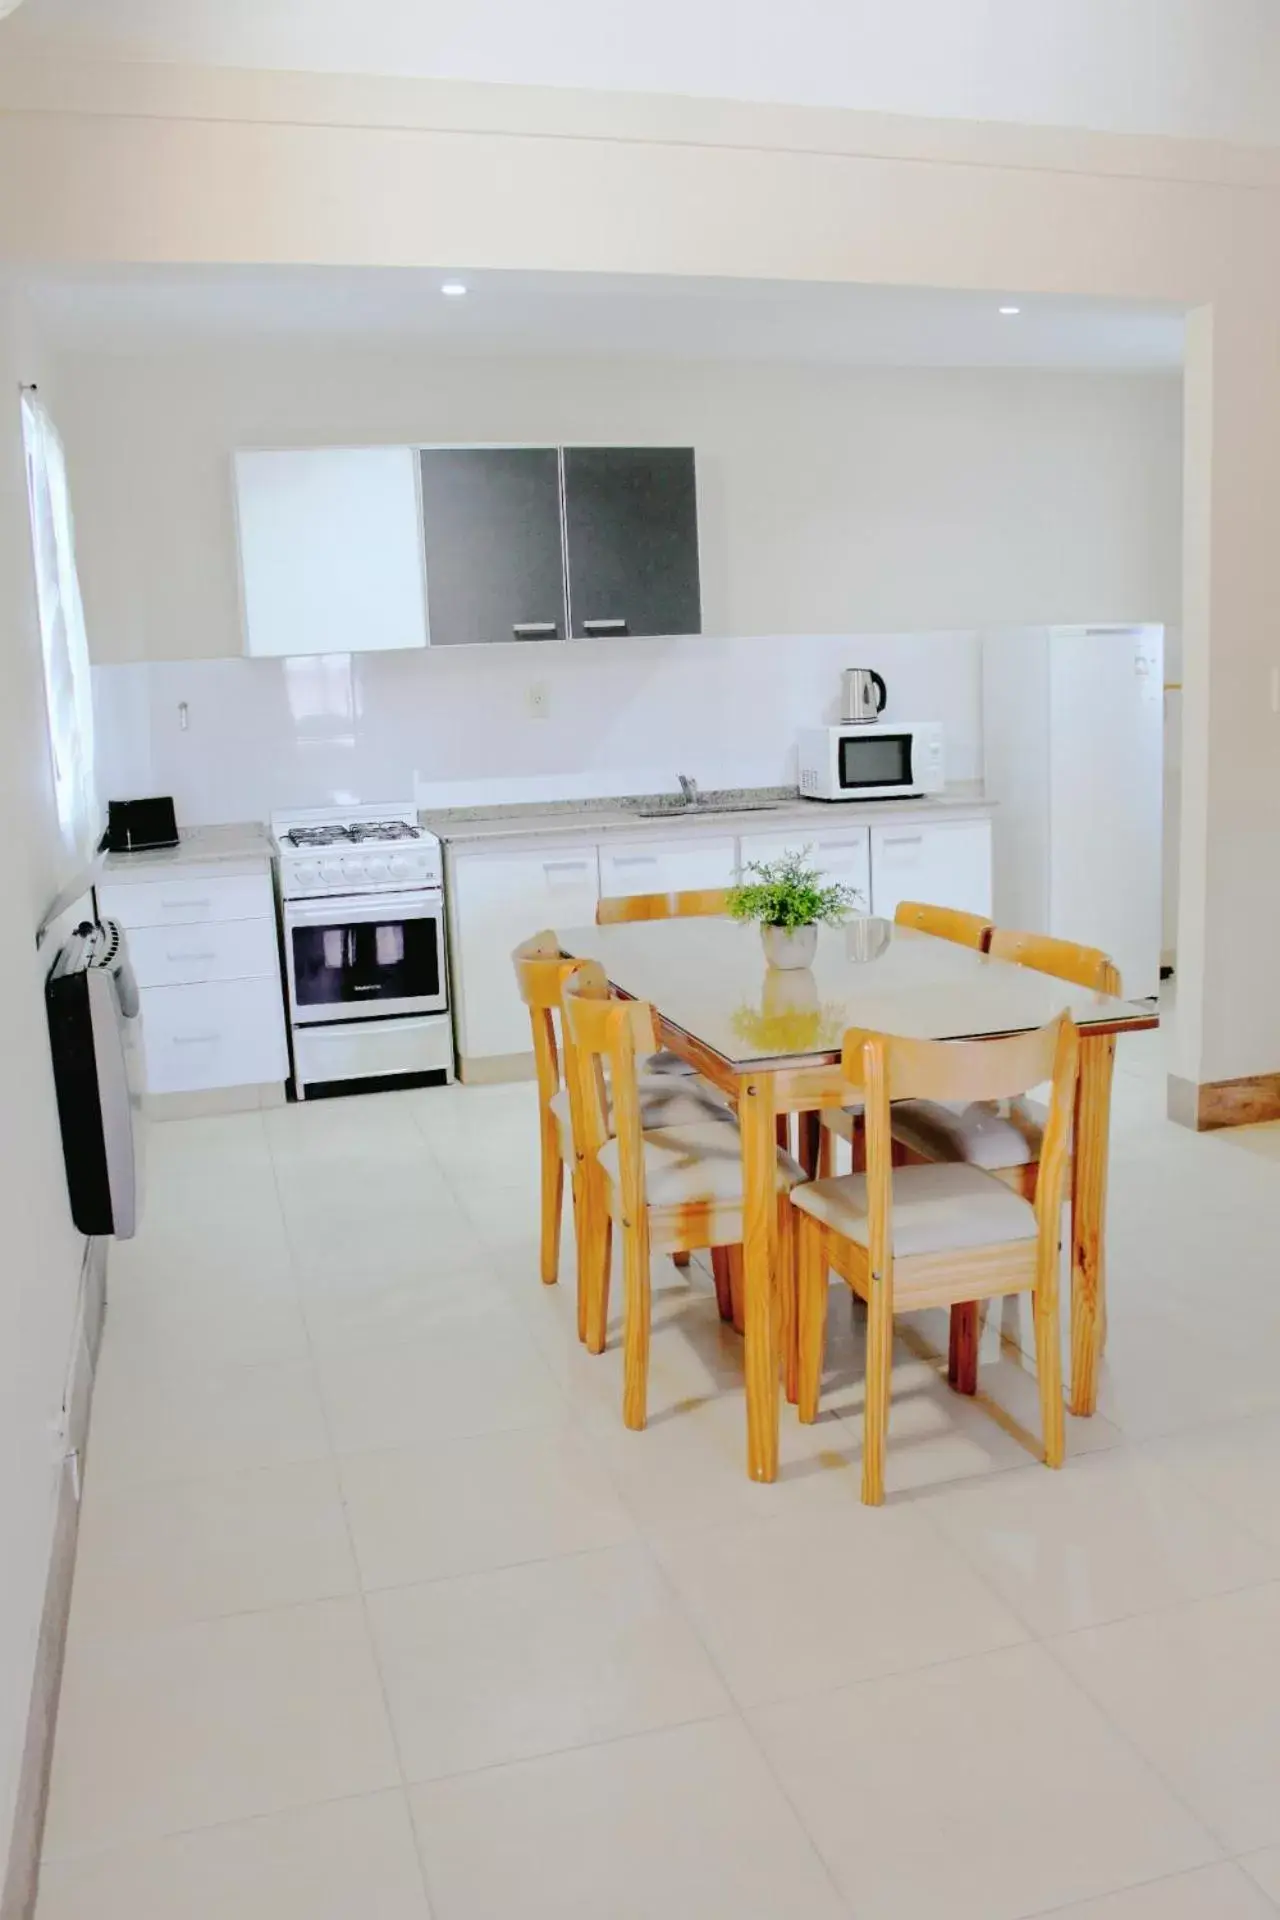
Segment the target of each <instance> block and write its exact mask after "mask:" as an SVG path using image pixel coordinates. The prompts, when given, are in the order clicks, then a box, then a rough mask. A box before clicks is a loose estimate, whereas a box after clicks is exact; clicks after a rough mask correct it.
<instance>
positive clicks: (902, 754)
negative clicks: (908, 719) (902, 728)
mask: <svg viewBox="0 0 1280 1920" xmlns="http://www.w3.org/2000/svg"><path fill="white" fill-rule="evenodd" d="M840 785H841V786H842V787H854V788H856V787H909V786H910V785H911V735H910V734H909V733H876V734H869V735H863V736H862V737H861V738H857V737H856V736H850V737H848V738H846V739H843V740H842V741H841V742H840Z"/></svg>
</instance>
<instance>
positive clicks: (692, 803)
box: [676, 773, 698, 807]
mask: <svg viewBox="0 0 1280 1920" xmlns="http://www.w3.org/2000/svg"><path fill="white" fill-rule="evenodd" d="M676 779H677V780H678V781H679V782H680V791H681V793H682V794H683V795H684V804H685V805H686V807H696V806H697V804H698V783H697V781H696V780H691V779H690V778H689V776H688V774H687V773H678V774H677V775H676Z"/></svg>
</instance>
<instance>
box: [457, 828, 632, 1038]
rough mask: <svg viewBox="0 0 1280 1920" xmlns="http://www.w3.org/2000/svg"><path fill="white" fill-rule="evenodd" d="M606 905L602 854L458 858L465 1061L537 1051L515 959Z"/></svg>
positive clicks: (554, 849) (577, 850)
mask: <svg viewBox="0 0 1280 1920" xmlns="http://www.w3.org/2000/svg"><path fill="white" fill-rule="evenodd" d="M599 898H600V872H599V866H598V863H597V858H596V849H595V847H594V846H593V845H592V846H585V845H583V844H581V843H577V844H574V845H572V846H548V847H544V848H539V849H537V850H535V851H532V852H528V853H500V854H496V853H495V854H488V853H479V852H477V853H459V854H457V855H456V856H455V857H454V859H453V861H452V864H451V872H450V876H449V938H450V949H451V955H450V965H451V969H452V975H453V1004H454V1024H455V1027H456V1031H457V1037H458V1053H459V1056H460V1058H461V1059H462V1061H463V1062H464V1071H465V1063H466V1062H467V1061H474V1060H481V1059H486V1058H493V1057H494V1056H496V1055H500V1054H508V1055H510V1054H525V1053H529V1052H530V1051H531V1050H532V1046H533V1041H532V1038H531V1036H530V1030H529V1013H528V1009H527V1008H526V1007H525V1005H524V1002H523V1001H522V1000H521V998H520V995H519V993H518V992H517V990H516V977H515V969H514V968H513V966H512V964H511V955H512V952H513V951H514V949H515V948H516V947H517V946H519V944H520V942H521V941H522V940H527V939H528V938H529V936H530V934H534V933H540V932H542V931H543V930H544V929H550V930H552V931H554V930H556V929H558V928H561V927H582V926H589V925H590V924H591V922H592V921H593V920H594V919H595V917H596V903H597V901H598V900H599Z"/></svg>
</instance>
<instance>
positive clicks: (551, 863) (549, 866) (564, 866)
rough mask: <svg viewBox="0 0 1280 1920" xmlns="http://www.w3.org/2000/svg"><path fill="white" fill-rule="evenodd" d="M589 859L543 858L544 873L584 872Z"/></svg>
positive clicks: (588, 864)
mask: <svg viewBox="0 0 1280 1920" xmlns="http://www.w3.org/2000/svg"><path fill="white" fill-rule="evenodd" d="M590 864H591V862H590V861H589V860H544V861H543V863H542V871H543V872H544V873H585V872H586V871H587V868H588V867H589V866H590Z"/></svg>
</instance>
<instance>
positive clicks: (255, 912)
mask: <svg viewBox="0 0 1280 1920" xmlns="http://www.w3.org/2000/svg"><path fill="white" fill-rule="evenodd" d="M98 908H99V911H100V912H101V913H103V914H105V915H106V917H107V918H108V919H109V920H118V921H119V922H120V924H121V926H122V927H183V926H193V925H195V924H196V923H198V922H199V921H203V920H272V919H274V916H275V907H274V905H273V903H272V897H271V879H270V876H269V875H268V874H265V873H262V874H240V875H237V876H235V877H234V878H229V879H223V878H221V877H218V876H213V877H208V876H205V875H203V874H199V875H197V874H192V875H191V876H189V877H186V876H184V875H183V874H181V873H175V874H174V875H173V878H172V879H170V880H123V881H121V880H116V881H111V880H106V881H102V882H100V883H99V886H98Z"/></svg>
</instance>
